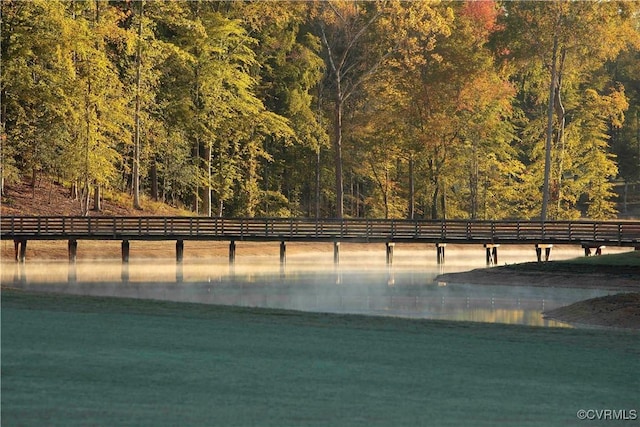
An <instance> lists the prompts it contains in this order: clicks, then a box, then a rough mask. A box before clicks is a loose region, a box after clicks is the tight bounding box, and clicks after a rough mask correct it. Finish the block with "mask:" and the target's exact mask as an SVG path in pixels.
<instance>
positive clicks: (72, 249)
mask: <svg viewBox="0 0 640 427" xmlns="http://www.w3.org/2000/svg"><path fill="white" fill-rule="evenodd" d="M67 247H68V250H69V264H75V263H76V259H77V258H78V241H77V240H69V242H68V244H67Z"/></svg>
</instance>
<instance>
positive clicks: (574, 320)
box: [544, 293, 640, 330]
mask: <svg viewBox="0 0 640 427" xmlns="http://www.w3.org/2000/svg"><path fill="white" fill-rule="evenodd" d="M544 318H545V319H552V320H559V321H561V322H565V323H570V324H575V325H595V326H603V327H615V328H625V329H638V330H640V293H622V294H617V295H607V296H604V297H600V298H593V299H589V300H585V301H579V302H577V303H575V304H571V305H568V306H566V307H560V308H557V309H555V310H550V311H547V312H544Z"/></svg>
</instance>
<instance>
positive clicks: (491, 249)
mask: <svg viewBox="0 0 640 427" xmlns="http://www.w3.org/2000/svg"><path fill="white" fill-rule="evenodd" d="M484 247H485V249H486V253H487V266H489V265H498V248H499V247H500V245H495V244H493V243H485V244H484Z"/></svg>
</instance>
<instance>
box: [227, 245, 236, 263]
mask: <svg viewBox="0 0 640 427" xmlns="http://www.w3.org/2000/svg"><path fill="white" fill-rule="evenodd" d="M235 263H236V241H235V240H232V241H231V242H229V265H234V264H235Z"/></svg>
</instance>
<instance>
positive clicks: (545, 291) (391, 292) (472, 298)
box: [3, 264, 608, 326]
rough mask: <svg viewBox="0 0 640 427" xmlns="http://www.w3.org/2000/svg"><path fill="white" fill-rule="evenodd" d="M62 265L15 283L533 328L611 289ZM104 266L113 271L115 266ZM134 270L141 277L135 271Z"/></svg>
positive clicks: (429, 274) (430, 277) (392, 275)
mask: <svg viewBox="0 0 640 427" xmlns="http://www.w3.org/2000/svg"><path fill="white" fill-rule="evenodd" d="M56 265H57V264H50V265H49V273H48V274H47V275H42V274H40V275H38V274H36V273H35V272H34V274H33V275H32V276H31V277H28V276H27V272H26V271H24V270H22V271H21V274H22V275H14V281H13V286H15V287H18V288H21V289H25V290H37V291H43V292H62V293H69V294H79V295H92V296H109V297H126V298H143V299H154V300H169V301H177V302H191V303H203V304H217V305H232V306H243V307H262V308H273V309H291V310H300V311H312V312H327V313H350V314H365V315H376V316H398V317H408V318H420V319H443V320H460V321H474V322H495V323H512V324H523V325H535V326H564V325H562V324H561V323H559V322H555V321H546V320H544V319H543V318H542V312H543V311H545V310H552V309H554V308H558V307H561V306H564V305H568V304H571V303H574V302H577V301H580V300H583V299H587V298H595V297H598V296H602V295H606V294H608V291H605V290H593V289H590V290H587V289H573V288H572V289H566V288H543V287H534V286H498V285H496V286H486V285H472V284H469V285H457V284H456V285H445V284H442V283H440V284H438V283H434V278H435V277H436V275H437V271H428V270H415V271H414V270H411V271H407V270H405V271H394V270H392V269H378V270H367V271H358V270H340V269H337V270H334V271H326V270H324V271H315V272H314V271H298V270H293V271H285V272H284V273H235V274H234V273H233V272H230V273H228V274H219V275H217V276H208V277H198V278H195V279H193V280H191V281H184V282H179V283H178V282H174V281H167V280H166V279H165V280H162V279H160V280H155V281H154V280H149V279H147V280H140V281H132V280H127V281H123V280H118V278H117V275H115V274H113V273H112V274H111V278H109V274H108V273H107V272H106V271H103V272H100V267H101V266H100V265H97V266H96V265H94V266H93V268H94V270H93V275H90V276H88V275H83V274H78V275H77V276H75V277H74V280H65V279H64V278H63V277H64V276H63V275H62V273H63V269H62V268H61V267H60V266H59V265H58V267H60V268H58V269H56V268H52V267H54V266H56ZM62 265H63V266H64V267H68V268H71V267H70V266H68V265H66V264H62ZM102 267H103V269H105V270H108V269H109V267H112V265H110V264H104V265H103V266H102ZM17 268H18V267H17ZM20 268H22V269H24V268H25V266H24V265H23V266H21V267H20ZM133 268H134V270H135V266H134V267H133ZM16 271H18V270H16ZM74 274H76V273H75V271H74ZM56 275H57V276H58V278H56ZM132 276H133V277H137V276H136V272H135V271H133V272H132ZM3 283H7V281H6V277H3Z"/></svg>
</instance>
